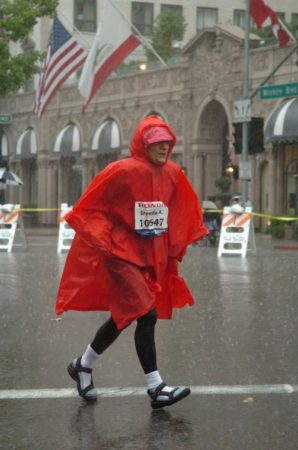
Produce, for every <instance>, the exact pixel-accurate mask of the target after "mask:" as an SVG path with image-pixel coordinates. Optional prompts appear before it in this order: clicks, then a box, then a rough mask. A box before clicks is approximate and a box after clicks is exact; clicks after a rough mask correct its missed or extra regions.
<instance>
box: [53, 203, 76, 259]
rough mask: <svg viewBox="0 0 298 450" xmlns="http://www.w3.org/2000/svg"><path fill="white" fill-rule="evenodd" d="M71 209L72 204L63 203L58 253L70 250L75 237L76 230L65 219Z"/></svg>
mask: <svg viewBox="0 0 298 450" xmlns="http://www.w3.org/2000/svg"><path fill="white" fill-rule="evenodd" d="M71 209H72V206H68V204H67V203H61V212H60V218H59V234H58V247H57V253H62V252H63V251H68V250H69V249H70V246H71V243H72V241H73V238H74V237H75V231H74V230H73V228H71V227H70V226H69V225H68V223H67V222H66V220H65V216H66V215H67V213H68V212H69V211H71Z"/></svg>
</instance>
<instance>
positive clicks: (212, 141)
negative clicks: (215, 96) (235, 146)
mask: <svg viewBox="0 0 298 450" xmlns="http://www.w3.org/2000/svg"><path fill="white" fill-rule="evenodd" d="M229 134H230V133H229V124H228V118H227V114H226V111H225V109H224V107H223V106H222V104H221V103H220V102H219V101H217V100H211V101H210V102H209V103H208V104H207V105H206V106H205V108H204V109H203V111H202V113H201V116H200V120H199V124H198V139H197V146H196V148H197V150H196V152H195V161H194V185H195V188H196V191H197V192H198V194H199V195H200V197H201V199H207V198H210V197H213V198H214V197H215V196H218V194H219V193H220V191H219V190H218V188H216V186H215V180H216V179H218V178H220V177H223V176H225V175H226V168H227V166H228V164H229V162H230V154H229ZM227 199H228V196H227ZM223 202H225V198H223Z"/></svg>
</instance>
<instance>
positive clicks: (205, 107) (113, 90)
mask: <svg viewBox="0 0 298 450" xmlns="http://www.w3.org/2000/svg"><path fill="white" fill-rule="evenodd" d="M243 41H244V35H243V31H242V30H241V29H240V28H238V27H233V26H229V25H225V26H223V25H217V26H215V27H212V28H207V29H204V30H202V31H201V32H199V33H198V34H197V35H196V36H195V37H194V38H193V39H192V40H191V41H190V42H189V43H188V44H187V46H186V47H185V48H184V50H183V56H184V61H183V62H182V63H180V64H177V65H175V66H170V67H165V68H162V69H159V70H151V71H148V72H139V73H135V74H130V75H125V76H121V77H115V78H113V77H111V78H110V79H109V80H108V81H107V82H106V83H105V84H104V85H103V86H102V88H101V89H100V90H99V91H98V93H97V95H96V97H95V99H94V100H93V102H92V103H91V104H90V105H89V107H88V108H87V110H86V111H85V112H84V113H82V105H83V99H82V97H81V96H80V94H79V92H78V90H77V87H75V86H73V87H63V88H61V89H60V90H59V91H58V93H57V94H56V95H55V97H54V98H53V100H52V101H51V102H50V104H49V106H48V108H47V110H46V112H45V114H44V116H43V117H42V120H39V119H38V118H37V117H36V115H34V113H33V112H32V104H33V93H23V94H18V95H12V96H9V97H7V98H2V99H0V113H2V114H3V113H9V114H11V115H12V123H11V124H10V125H5V126H2V135H1V146H2V153H3V149H4V151H5V153H4V154H5V155H6V156H5V157H6V158H7V159H8V161H9V166H10V169H11V170H13V171H14V172H16V173H17V174H18V175H19V176H20V178H21V179H22V180H23V181H24V186H22V187H21V188H14V187H10V188H8V189H7V192H6V201H9V202H12V203H21V204H22V205H28V204H35V205H36V206H38V207H39V208H49V209H52V208H59V207H60V205H61V203H68V204H69V205H72V204H73V203H74V202H75V201H76V200H77V199H78V197H79V196H80V194H81V192H82V191H83V190H84V189H85V188H86V186H87V185H88V183H89V182H90V181H91V179H92V178H93V177H94V175H95V174H96V173H97V172H98V171H100V170H101V169H102V168H104V167H105V166H106V165H107V164H108V163H109V162H111V161H113V160H116V159H119V158H124V157H126V156H127V155H128V154H129V144H130V139H131V137H132V134H133V131H134V129H135V126H136V124H137V123H138V122H139V121H140V120H141V119H142V118H143V117H144V116H146V115H148V114H150V113H156V114H159V115H160V116H161V117H163V118H164V119H165V120H166V121H167V122H169V123H170V125H171V126H172V128H173V130H174V131H175V133H176V135H177V145H176V148H175V150H174V154H173V159H174V160H175V161H176V162H177V163H178V164H180V165H181V166H182V167H183V168H184V169H185V171H186V173H187V176H188V177H189V179H190V181H191V183H192V184H193V186H194V188H195V190H196V192H197V193H198V194H199V196H200V198H201V199H202V200H203V199H208V198H215V197H216V195H217V194H219V189H218V188H216V186H215V180H216V179H217V178H219V177H222V176H223V175H224V174H225V173H226V169H227V166H228V165H229V164H232V165H233V166H234V167H237V166H238V165H239V162H240V160H241V155H239V154H237V153H236V152H235V147H234V140H235V136H234V133H235V127H234V125H233V121H234V120H233V105H234V101H235V100H239V99H241V98H242V85H243ZM258 42H259V38H258V37H256V36H254V35H251V39H250V48H251V50H250V91H251V92H252V91H253V90H254V89H255V88H257V87H258V86H259V85H260V83H261V82H262V81H263V80H264V79H265V77H266V76H267V75H268V74H269V73H270V72H271V71H272V70H273V69H274V68H275V67H276V66H277V64H278V63H279V62H280V61H281V60H282V59H283V58H284V57H285V55H286V54H287V52H289V50H290V49H291V47H286V48H278V47H277V46H272V47H258ZM296 62H297V55H296V53H293V54H292V56H291V57H290V58H288V59H287V61H286V62H285V63H284V64H283V65H282V66H281V67H280V69H279V70H278V71H277V72H276V74H275V75H274V77H273V78H272V79H271V81H270V83H272V84H274V85H275V84H283V83H295V82H296V83H297V82H298V68H297V65H296ZM289 100H291V99H284V98H273V99H268V100H261V99H260V98H259V95H256V96H255V97H254V99H253V103H252V115H253V116H254V117H256V118H263V119H264V120H265V121H266V120H267V119H268V120H267V122H270V120H271V122H272V120H274V118H275V116H276V114H275V113H274V111H275V108H276V107H281V106H282V105H283V102H285V101H289ZM292 100H295V98H294V97H293V99H292ZM294 104H295V105H296V106H297V104H296V102H295V103H294ZM291 108H292V106H291ZM292 116H294V118H295V119H294V132H293V133H294V134H295V133H296V134H295V136H290V137H287V136H286V135H285V134H284V133H283V132H282V133H281V134H280V135H279V136H273V134H274V133H273V131H272V133H271V134H270V130H269V131H268V132H267V135H266V139H267V141H268V142H265V143H264V148H262V151H261V152H258V153H254V154H252V155H250V157H249V158H250V161H251V165H252V174H251V180H250V182H249V197H250V199H251V201H252V203H253V205H254V210H255V211H257V212H260V213H264V214H273V215H276V214H290V213H293V214H296V215H298V205H297V195H298V185H297V180H298V172H297V171H298V126H297V124H298V106H297V108H296V112H295V110H294V112H293V114H291V117H292ZM284 117H285V114H284ZM270 118H271V119H270ZM269 119H270V120H269ZM295 120H296V122H295ZM271 122H270V123H271ZM295 123H296V127H295ZM274 126H275V123H273V129H274ZM295 130H296V131H295ZM293 133H292V134H293ZM240 190H241V183H240V181H239V179H234V178H233V177H232V184H231V186H230V192H239V191H240ZM219 206H220V205H219ZM39 221H40V223H43V224H49V223H56V221H57V212H54V211H44V212H42V213H40V214H39ZM258 225H259V226H262V227H263V228H264V227H265V223H263V224H262V223H258Z"/></svg>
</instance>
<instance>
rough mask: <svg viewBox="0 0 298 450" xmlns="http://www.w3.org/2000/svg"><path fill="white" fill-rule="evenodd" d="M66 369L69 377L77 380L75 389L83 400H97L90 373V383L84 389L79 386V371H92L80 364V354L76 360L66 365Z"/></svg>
mask: <svg viewBox="0 0 298 450" xmlns="http://www.w3.org/2000/svg"><path fill="white" fill-rule="evenodd" d="M67 371H68V373H69V375H70V376H71V378H72V379H73V380H75V381H76V382H77V390H78V393H79V395H80V396H81V397H83V399H84V400H87V401H88V402H94V401H95V400H97V392H96V389H95V388H94V385H93V380H92V375H91V383H90V384H89V385H88V386H86V387H85V388H84V389H82V388H81V383H80V375H79V373H80V372H86V373H90V374H91V373H92V369H89V368H88V367H83V366H82V365H81V356H80V357H79V358H78V359H77V360H76V361H72V362H71V363H70V364H69V365H68V366H67Z"/></svg>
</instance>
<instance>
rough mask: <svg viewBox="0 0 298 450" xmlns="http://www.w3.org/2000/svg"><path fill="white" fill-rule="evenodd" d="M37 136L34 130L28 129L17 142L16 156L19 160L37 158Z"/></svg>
mask: <svg viewBox="0 0 298 450" xmlns="http://www.w3.org/2000/svg"><path fill="white" fill-rule="evenodd" d="M36 153H37V144H36V134H35V131H34V130H33V128H27V130H25V131H24V133H22V134H21V136H20V137H19V139H18V141H17V147H16V153H15V156H16V157H17V159H28V158H36Z"/></svg>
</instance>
